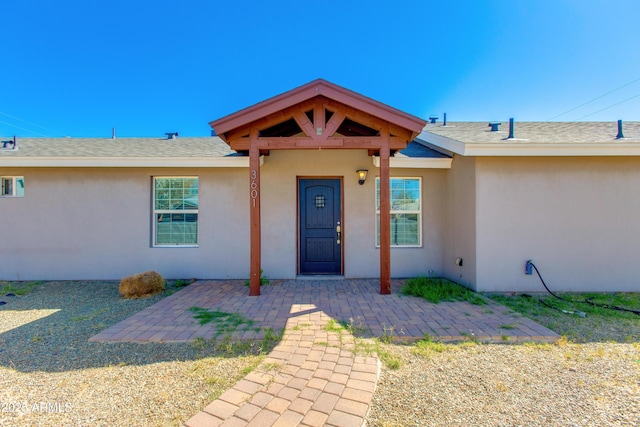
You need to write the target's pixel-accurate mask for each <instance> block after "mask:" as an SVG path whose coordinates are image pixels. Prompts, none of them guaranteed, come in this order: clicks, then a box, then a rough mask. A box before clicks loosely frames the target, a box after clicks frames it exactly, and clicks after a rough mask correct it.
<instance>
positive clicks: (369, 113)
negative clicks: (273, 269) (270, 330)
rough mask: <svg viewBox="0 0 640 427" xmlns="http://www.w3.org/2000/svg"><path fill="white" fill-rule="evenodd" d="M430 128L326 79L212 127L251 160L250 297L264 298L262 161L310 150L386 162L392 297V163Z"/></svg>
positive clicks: (384, 260) (383, 222) (385, 279)
mask: <svg viewBox="0 0 640 427" xmlns="http://www.w3.org/2000/svg"><path fill="white" fill-rule="evenodd" d="M425 124H426V122H425V121H424V120H422V119H420V118H417V117H414V116H412V115H409V114H407V113H403V112H402V111H399V110H396V109H394V108H392V107H389V106H387V105H384V104H382V103H379V102H377V101H374V100H372V99H370V98H367V97H364V96H362V95H360V94H357V93H355V92H352V91H350V90H347V89H345V88H342V87H340V86H337V85H334V84H332V83H329V82H327V81H325V80H322V79H320V80H315V81H313V82H311V83H308V84H306V85H304V86H300V87H298V88H296V89H293V90H291V91H289V92H285V93H283V94H281V95H278V96H276V97H274V98H271V99H268V100H266V101H263V102H261V103H259V104H256V105H254V106H252V107H249V108H246V109H244V110H241V111H238V112H236V113H234V114H231V115H229V116H226V117H223V118H221V119H218V120H214V121H213V122H211V123H210V125H211V127H212V128H213V129H214V130H215V132H216V134H217V135H218V136H219V137H220V138H222V139H223V140H224V141H225V142H227V143H228V144H229V146H230V147H231V148H232V149H233V150H235V151H237V152H239V153H245V154H248V155H249V209H250V235H251V243H250V244H251V251H250V252H251V261H250V263H251V267H250V270H251V271H250V286H249V295H251V296H258V295H260V265H261V262H260V260H261V224H260V156H261V155H268V154H269V152H270V151H271V150H304V149H316V150H317V149H323V150H324V149H362V150H367V152H368V154H369V155H370V156H374V155H378V156H380V293H381V294H389V293H391V239H390V235H391V232H390V221H391V214H390V190H389V158H390V156H391V154H392V153H393V152H395V151H397V150H401V149H403V148H405V147H406V145H407V143H408V142H410V141H412V140H413V139H414V138H415V137H416V136H417V135H418V134H419V133H420V132H421V131H422V129H423V128H424V126H425Z"/></svg>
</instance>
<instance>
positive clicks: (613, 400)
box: [0, 282, 640, 426]
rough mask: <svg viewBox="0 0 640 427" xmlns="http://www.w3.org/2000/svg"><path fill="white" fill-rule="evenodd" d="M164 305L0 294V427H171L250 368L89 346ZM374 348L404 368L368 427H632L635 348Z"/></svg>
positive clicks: (99, 294) (168, 347)
mask: <svg viewBox="0 0 640 427" xmlns="http://www.w3.org/2000/svg"><path fill="white" fill-rule="evenodd" d="M2 285H3V283H2V282H0V288H1V287H2ZM163 296H164V295H159V296H154V297H151V298H146V299H139V300H124V299H122V298H120V297H119V295H118V293H117V284H116V283H106V284H105V283H104V282H48V283H46V284H41V285H39V286H36V287H35V288H34V290H33V291H32V292H31V293H29V294H27V295H24V296H16V297H6V296H1V295H0V300H2V301H6V302H7V304H6V305H2V306H0V405H1V409H2V412H1V413H0V425H8V426H35V425H38V426H62V425H68V426H94V425H96V426H165V425H166V426H176V425H180V424H181V423H182V422H183V421H185V420H186V419H188V418H190V417H191V416H192V415H194V414H195V413H197V412H198V411H199V410H201V409H202V408H203V407H205V406H206V405H207V404H208V403H210V402H211V401H212V400H213V399H214V398H215V397H216V396H217V395H219V394H220V393H222V392H223V391H224V390H226V389H227V388H229V387H231V386H232V385H233V384H235V382H236V381H237V380H238V379H240V378H241V377H243V376H244V375H245V374H246V372H247V371H248V370H250V369H252V368H253V367H254V366H256V365H257V364H258V363H259V361H260V360H261V357H259V356H251V355H248V356H242V357H237V354H238V351H240V350H239V349H237V350H236V353H235V354H226V355H225V354H221V353H220V352H219V349H216V348H214V347H212V345H211V344H210V343H202V342H200V343H196V344H195V345H194V344H152V343H149V344H133V343H118V344H115V343H109V344H105V343H90V342H88V341H87V340H88V338H90V337H91V336H92V335H94V334H96V333H97V332H99V331H101V330H103V329H105V328H107V327H109V326H111V325H113V324H115V323H117V322H118V321H120V320H122V319H125V318H126V317H128V316H130V315H132V314H134V313H136V312H138V311H140V310H142V309H143V308H145V307H147V306H149V305H151V304H153V303H155V302H156V301H158V300H159V299H160V298H162V297H163ZM635 327H636V328H637V327H638V326H635ZM634 333H635V332H634ZM625 334H626V333H625ZM627 335H628V334H626V335H625V336H627ZM379 345H380V346H381V347H382V349H383V350H385V351H386V352H387V353H389V354H392V355H395V356H397V357H398V358H399V359H400V360H401V361H402V363H401V366H400V368H399V369H397V370H390V369H388V368H384V367H383V371H382V375H381V378H380V381H379V383H378V388H377V390H376V393H375V394H374V400H373V403H372V406H371V411H370V414H369V417H368V420H367V423H368V425H369V426H540V425H545V426H556V425H557V426H604V425H607V426H637V425H640V344H639V343H638V342H632V343H604V342H592V343H584V344H573V343H568V342H566V341H560V342H559V344H544V345H507V344H503V345H495V344H492V345H490V344H474V343H466V344H457V345H454V344H447V345H433V346H424V347H420V346H417V345H413V346H409V345H402V344H379Z"/></svg>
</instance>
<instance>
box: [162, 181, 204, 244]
mask: <svg viewBox="0 0 640 427" xmlns="http://www.w3.org/2000/svg"><path fill="white" fill-rule="evenodd" d="M197 245H198V177H194V176H188V177H173V176H171V177H164V176H159V177H154V178H153V246H163V247H164V246H172V247H175V246H191V247H193V246H197Z"/></svg>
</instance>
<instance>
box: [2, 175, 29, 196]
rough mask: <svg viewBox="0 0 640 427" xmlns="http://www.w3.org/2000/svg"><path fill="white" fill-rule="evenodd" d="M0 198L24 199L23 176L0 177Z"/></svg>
mask: <svg viewBox="0 0 640 427" xmlns="http://www.w3.org/2000/svg"><path fill="white" fill-rule="evenodd" d="M0 185H1V186H2V188H1V189H0V197H24V177H23V176H3V177H0Z"/></svg>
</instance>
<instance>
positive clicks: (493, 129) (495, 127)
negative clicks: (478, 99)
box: [489, 122, 502, 132]
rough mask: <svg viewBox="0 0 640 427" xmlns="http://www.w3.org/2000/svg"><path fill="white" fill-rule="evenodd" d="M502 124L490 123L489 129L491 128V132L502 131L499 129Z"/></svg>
mask: <svg viewBox="0 0 640 427" xmlns="http://www.w3.org/2000/svg"><path fill="white" fill-rule="evenodd" d="M501 124H502V123H500V122H489V127H490V128H491V132H498V131H499V130H500V129H498V126H500V125H501Z"/></svg>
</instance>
